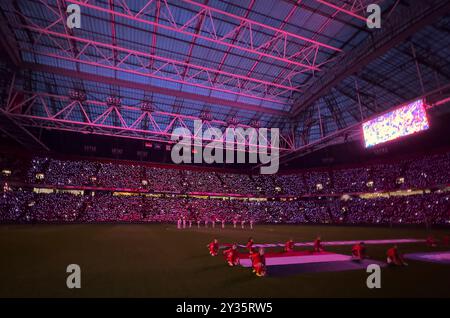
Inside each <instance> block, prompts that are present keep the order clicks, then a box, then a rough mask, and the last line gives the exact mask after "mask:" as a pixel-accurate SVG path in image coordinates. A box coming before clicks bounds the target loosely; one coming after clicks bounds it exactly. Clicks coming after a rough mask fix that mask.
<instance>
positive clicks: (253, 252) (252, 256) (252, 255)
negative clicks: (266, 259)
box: [250, 248, 259, 273]
mask: <svg viewBox="0 0 450 318" xmlns="http://www.w3.org/2000/svg"><path fill="white" fill-rule="evenodd" d="M258 253H259V252H258V251H257V250H255V249H254V248H252V249H251V250H250V261H251V262H252V268H253V273H255V272H256V271H255V260H256V257H257V256H258Z"/></svg>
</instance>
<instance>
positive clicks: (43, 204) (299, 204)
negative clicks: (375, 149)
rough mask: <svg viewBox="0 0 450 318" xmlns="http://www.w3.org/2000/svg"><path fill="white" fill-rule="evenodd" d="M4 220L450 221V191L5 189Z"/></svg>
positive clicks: (2, 199) (0, 201)
mask: <svg viewBox="0 0 450 318" xmlns="http://www.w3.org/2000/svg"><path fill="white" fill-rule="evenodd" d="M0 208H1V213H0V221H4V222H176V221H177V220H178V219H184V220H187V221H191V222H193V223H195V224H196V222H197V221H199V222H202V224H204V222H205V221H206V222H209V223H212V222H213V221H215V222H222V220H223V221H224V222H226V223H232V222H233V221H236V222H241V221H245V222H247V223H249V222H250V221H253V222H255V223H311V224H331V223H333V224H385V225H386V224H426V225H432V224H440V225H450V193H449V192H435V193H429V194H415V195H408V196H392V197H376V198H365V199H363V198H360V197H348V198H345V199H344V198H342V197H341V198H339V197H321V198H308V199H298V200H273V201H266V200H262V201H257V200H248V199H212V198H194V197H185V196H181V197H180V196H176V195H166V196H160V197H156V196H148V195H145V194H142V195H117V194H116V195H113V194H111V193H109V192H104V193H102V192H96V193H95V194H84V195H75V194H72V193H61V192H58V193H39V194H38V193H33V192H31V191H28V190H26V191H24V190H17V191H13V190H8V191H4V192H3V193H2V194H1V196H0Z"/></svg>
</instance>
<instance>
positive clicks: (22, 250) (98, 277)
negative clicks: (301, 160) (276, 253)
mask: <svg viewBox="0 0 450 318" xmlns="http://www.w3.org/2000/svg"><path fill="white" fill-rule="evenodd" d="M430 233H432V234H434V235H435V236H437V237H441V236H443V235H444V234H445V232H444V231H441V230H434V231H432V232H428V231H425V230H420V229H403V228H401V229H398V228H395V229H391V228H366V227H332V226H288V225H278V226H270V225H261V226H256V228H255V229H254V230H252V231H251V230H241V229H232V228H227V229H224V230H222V229H217V228H216V229H204V228H202V229H200V230H198V229H186V230H177V229H176V228H175V226H173V225H144V224H142V225H141V224H130V225H122V224H118V225H108V224H104V225H97V224H96V225H13V226H11V225H2V226H0V255H1V256H0V259H1V261H0V297H450V288H449V286H448V284H449V282H450V266H449V265H442V264H433V263H423V262H415V261H410V262H409V265H410V266H408V267H406V268H384V269H383V270H382V288H381V289H378V290H369V289H368V288H367V287H366V278H367V274H366V272H365V271H347V272H332V273H330V272H329V273H311V274H301V275H295V276H288V277H265V278H257V277H255V276H254V275H252V274H251V272H250V270H249V269H246V268H229V267H227V266H226V264H225V262H224V260H223V258H222V257H211V256H209V255H208V252H207V249H206V244H207V243H208V242H209V241H210V240H211V239H212V238H213V237H217V238H218V239H219V240H220V241H221V242H233V241H236V242H242V243H245V242H246V240H247V239H248V237H249V236H252V237H254V239H255V241H256V242H258V243H274V242H284V241H285V240H286V239H288V238H290V237H292V238H293V239H294V240H295V241H311V240H312V239H313V238H314V237H315V236H316V235H318V234H320V235H321V236H322V239H323V240H324V241H327V240H329V241H332V240H368V239H395V238H425V237H426V236H427V235H428V234H430ZM387 247H388V246H382V245H377V246H369V250H368V254H369V255H370V256H371V257H372V258H374V259H378V260H384V259H385V251H386V249H387ZM400 248H401V251H402V252H404V253H407V252H416V251H417V252H419V251H431V250H438V249H432V248H429V247H426V246H425V245H424V244H405V245H402V246H401V247H400ZM349 249H350V247H349V246H347V247H329V248H328V250H330V251H335V252H338V253H346V254H348V253H349ZM72 263H75V264H79V265H80V266H81V271H82V274H81V276H82V288H81V289H73V290H69V289H68V288H67V287H66V277H67V275H68V274H66V267H67V265H68V264H72Z"/></svg>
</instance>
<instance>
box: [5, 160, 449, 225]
mask: <svg viewBox="0 0 450 318" xmlns="http://www.w3.org/2000/svg"><path fill="white" fill-rule="evenodd" d="M0 169H1V175H0V182H1V184H2V186H3V189H2V192H0V193H1V195H0V208H1V214H0V221H13V222H14V221H20V222H27V221H38V222H64V221H67V222H113V221H123V222H174V221H176V220H177V219H179V218H180V217H181V218H184V219H189V220H190V221H192V222H197V221H201V222H204V221H212V220H217V221H219V220H220V221H222V220H223V221H225V222H233V220H234V221H236V220H240V221H242V220H244V221H247V222H249V220H253V221H254V222H267V223H348V224H417V223H419V224H424V223H425V224H450V217H449V197H450V195H449V194H448V192H445V191H437V190H438V189H444V188H445V187H446V186H449V185H450V152H447V153H441V154H430V155H424V156H422V157H418V158H414V159H408V160H403V161H401V162H391V163H379V164H371V165H366V166H361V167H349V168H339V169H316V170H305V171H302V172H299V173H291V174H277V175H251V174H237V173H229V172H216V171H211V170H207V171H203V170H202V171H201V170H188V169H184V170H183V169H169V168H162V167H153V166H146V165H137V164H127V163H120V164H119V163H111V162H102V161H88V160H60V159H53V158H48V157H34V158H32V159H31V160H30V161H28V162H24V161H23V160H22V161H21V160H19V159H16V158H12V159H11V158H8V157H4V156H0ZM12 181H20V182H19V185H17V183H16V184H15V185H12V186H10V183H14V182H12ZM40 186H43V187H44V186H45V187H48V188H53V189H55V190H54V191H53V193H48V194H44V193H40V194H38V193H34V192H33V191H32V190H31V189H32V188H33V187H40ZM68 186H71V187H72V188H75V189H77V188H76V187H77V186H79V187H81V188H83V186H89V189H90V191H92V189H96V190H97V191H92V193H91V192H86V191H87V189H88V188H85V193H83V192H79V193H78V195H74V194H73V193H67V192H64V191H63V190H67V189H68V188H67V187H68ZM123 189H127V190H126V191H128V190H131V191H130V192H133V191H134V192H136V193H135V194H136V195H129V196H124V195H121V196H119V195H113V194H112V193H113V192H114V191H116V192H117V191H123ZM402 189H403V190H406V189H421V190H426V191H421V192H413V193H412V194H413V195H407V196H399V195H387V194H385V195H383V196H379V195H373V196H372V198H370V199H368V198H363V197H362V196H360V194H363V193H365V194H367V193H372V192H395V191H397V190H402ZM50 192H52V191H50ZM423 192H424V193H425V194H419V193H423ZM137 193H140V194H139V195H137ZM158 193H159V194H158ZM161 193H162V194H161ZM189 193H211V194H240V195H246V196H250V197H261V198H268V200H248V199H247V200H240V199H228V200H219V199H211V198H209V199H199V198H193V197H192V196H187V195H185V196H183V194H189ZM275 197H276V198H277V199H274V200H272V199H271V198H275Z"/></svg>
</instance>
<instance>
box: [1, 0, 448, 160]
mask: <svg viewBox="0 0 450 318" xmlns="http://www.w3.org/2000/svg"><path fill="white" fill-rule="evenodd" d="M371 3H376V4H378V5H380V7H381V8H382V20H381V21H382V28H381V29H379V30H377V29H374V30H372V29H369V28H367V26H366V15H367V12H366V7H367V5H368V4H371ZM69 4H77V5H79V6H80V10H81V12H80V14H81V15H80V17H81V27H80V28H72V29H71V28H69V27H68V25H67V23H66V21H67V14H66V13H65V11H66V8H67V6H68V5H69ZM449 12H450V4H449V2H448V1H445V0H432V1H420V0H417V1H414V0H298V1H287V0H286V1H281V0H264V1H262V0H259V1H258V0H240V1H231V0H227V1H218V0H204V1H192V0H178V1H174V0H141V1H124V0H109V1H106V0H98V1H93V0H88V1H75V0H73V1H72V0H49V1H46V0H28V1H15V0H12V1H2V2H1V3H0V14H1V19H2V23H1V25H0V27H1V36H2V37H3V39H4V40H5V41H4V42H5V43H4V44H3V50H4V51H6V52H7V53H8V56H9V60H10V61H11V62H12V63H14V64H15V68H11V67H10V66H8V65H4V66H3V68H4V70H3V72H4V74H9V75H10V78H11V83H12V86H11V87H12V88H11V89H9V88H8V90H7V92H6V94H7V98H5V100H6V101H7V103H6V104H5V105H3V110H2V113H3V114H4V115H5V116H7V117H8V118H9V119H11V120H12V121H14V124H16V125H18V126H20V127H21V129H23V130H24V131H26V132H27V133H29V132H30V131H29V130H27V128H26V127H41V128H42V127H46V128H48V127H52V128H55V129H58V130H69V131H78V132H84V133H86V132H88V133H96V134H106V135H112V136H122V137H131V138H139V139H145V140H167V138H169V135H170V131H171V129H173V128H174V127H177V126H182V127H188V128H192V120H193V119H196V118H202V119H207V121H208V125H211V126H217V127H222V128H223V127H225V126H228V125H230V124H232V125H242V126H244V127H247V126H254V125H258V126H261V127H279V128H281V130H282V132H283V138H282V145H281V148H283V149H285V150H286V151H287V152H295V151H298V150H301V149H304V147H305V146H308V145H310V144H312V143H316V142H320V141H321V140H326V138H327V137H334V136H339V134H340V132H343V133H345V134H346V135H345V136H346V137H345V138H348V136H349V131H350V132H351V129H352V127H355V125H357V124H358V123H359V122H361V120H364V119H367V118H368V117H370V116H372V115H374V114H378V113H380V112H383V111H385V110H387V109H389V108H392V107H395V106H396V105H399V104H402V103H404V102H406V101H408V100H411V99H414V98H418V97H420V96H425V95H426V96H428V95H429V94H430V93H433V94H436V93H439V94H441V95H442V96H443V97H442V98H445V97H448V88H449V84H450V63H449V62H450V36H449V32H450V17H449V14H448V13H449ZM5 69H6V70H5ZM8 85H9V84H8ZM75 93H81V94H85V96H82V97H80V99H79V100H77V99H76V98H74V97H73V94H75ZM108 97H119V98H120V102H117V101H116V102H115V103H111V102H110V101H107V99H108ZM119 104H120V105H119ZM28 129H29V128H28ZM32 130H33V128H31V131H32ZM22 133H23V132H22ZM13 134H14V133H13ZM333 139H334V142H335V141H336V140H337V138H333ZM38 142H39V141H38Z"/></svg>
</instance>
